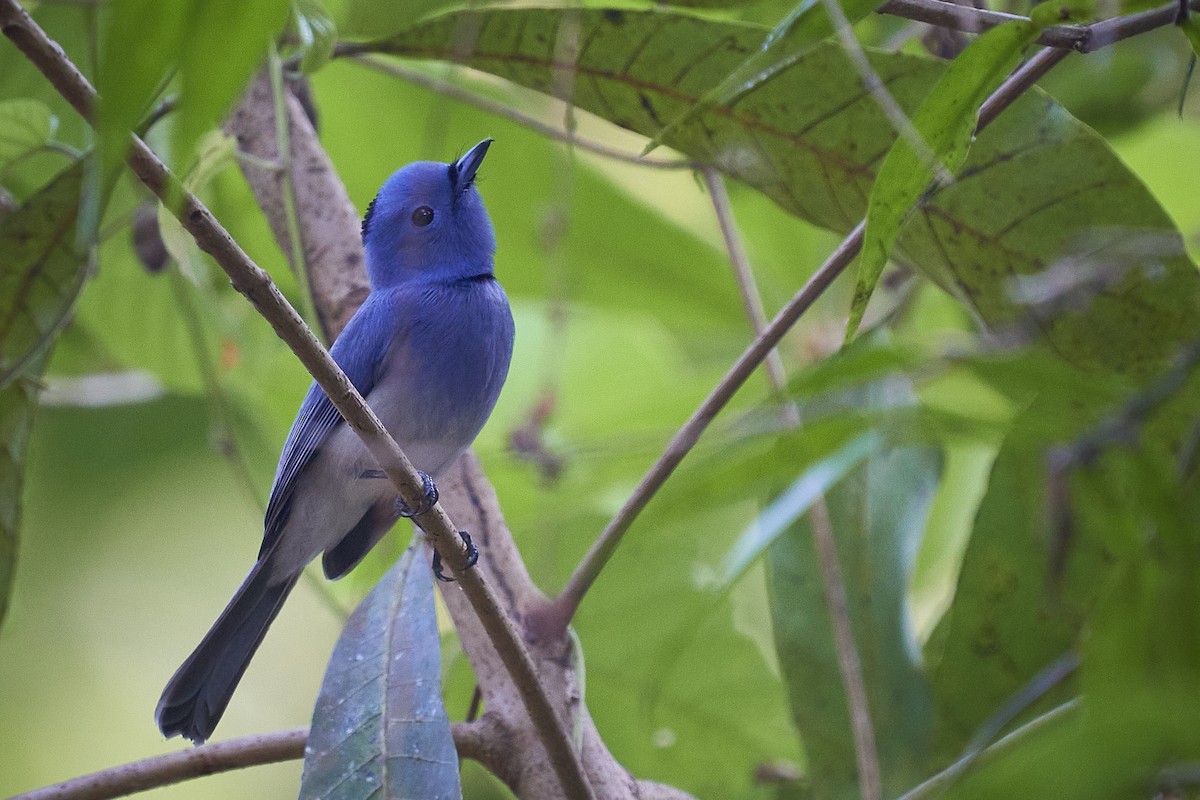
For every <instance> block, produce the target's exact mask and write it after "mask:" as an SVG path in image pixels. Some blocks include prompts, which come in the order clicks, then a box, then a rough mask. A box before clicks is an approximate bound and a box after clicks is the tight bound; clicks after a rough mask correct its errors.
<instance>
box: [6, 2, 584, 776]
mask: <svg viewBox="0 0 1200 800" xmlns="http://www.w3.org/2000/svg"><path fill="white" fill-rule="evenodd" d="M0 28H2V30H3V32H4V35H5V36H7V37H8V38H9V39H11V40H12V42H13V43H14V44H16V46H17V48H18V49H20V50H21V52H22V53H24V54H25V56H26V58H28V59H29V60H30V61H31V62H32V63H33V64H34V66H36V67H37V68H38V69H39V70H40V71H41V72H42V74H43V75H45V76H46V78H47V79H48V80H49V81H50V83H51V84H53V86H54V87H55V89H57V90H58V92H59V93H60V94H61V95H62V96H63V97H64V98H65V99H66V100H67V101H68V102H69V103H70V104H71V105H72V106H73V107H74V108H75V110H76V111H78V112H79V113H80V115H81V116H83V117H84V119H87V120H91V119H92V114H93V106H94V104H95V99H96V93H95V90H94V89H93V88H92V86H91V84H90V83H89V82H88V81H87V79H86V78H85V77H84V76H83V75H82V74H81V73H80V72H79V71H78V70H77V69H76V68H75V66H74V64H72V63H71V61H70V60H69V59H68V58H67V56H66V54H65V53H64V52H63V51H62V48H60V47H59V46H58V45H57V44H56V43H54V42H53V41H51V40H50V38H49V37H47V36H46V33H45V32H44V31H43V30H42V29H41V28H40V27H39V26H38V25H37V23H35V22H34V21H33V19H32V18H31V17H30V16H29V15H28V14H27V13H26V12H25V10H24V9H23V8H22V7H21V6H20V4H19V3H18V2H17V0H0ZM128 161H129V166H130V169H131V170H132V171H133V173H134V174H135V175H136V176H137V177H138V178H139V179H140V180H141V181H142V182H143V183H144V184H145V185H146V186H147V187H149V189H150V190H151V191H152V192H154V193H155V194H156V195H157V196H158V197H159V198H160V199H161V200H163V201H164V203H165V204H167V206H168V207H169V208H171V210H172V213H175V214H176V215H177V217H178V218H179V221H180V222H181V223H182V224H183V227H184V229H185V230H187V231H188V233H189V234H191V235H192V237H193V238H194V239H195V240H196V243H197V244H198V245H199V246H200V248H201V249H202V250H204V251H205V252H206V253H208V254H209V255H211V256H212V257H213V259H214V260H215V261H216V262H217V264H219V265H220V266H221V268H222V269H223V270H225V272H226V274H227V275H228V276H229V279H230V282H231V283H232V284H233V286H234V288H236V289H237V290H238V291H239V292H241V293H242V294H243V295H245V296H246V298H247V299H249V300H250V302H251V303H252V304H253V305H254V307H255V308H256V309H258V311H259V313H260V314H262V315H263V317H264V318H266V319H267V321H268V322H270V323H271V326H272V328H274V330H275V332H276V333H277V334H278V335H279V337H280V338H281V339H283V340H284V341H285V342H286V343H287V344H288V346H289V347H290V348H291V349H292V351H293V352H294V353H295V354H296V356H297V357H298V358H299V359H300V361H301V362H302V363H303V364H304V366H305V368H306V369H308V371H309V373H310V374H312V376H313V378H314V379H315V380H316V381H317V383H318V384H320V386H321V388H322V389H323V390H324V391H325V393H326V395H327V396H328V397H329V399H330V401H331V402H332V403H333V405H334V406H335V407H336V408H337V409H338V412H339V413H341V415H342V416H343V418H345V420H346V422H347V424H348V425H350V427H351V428H352V429H353V430H354V431H355V432H356V433H357V434H358V435H359V436H360V437H361V438H362V440H363V443H364V444H365V445H366V447H367V449H368V451H369V452H370V453H371V455H372V457H374V458H375V459H376V461H378V462H379V464H380V466H381V467H382V468H383V469H384V471H385V472H386V473H387V475H388V477H389V478H390V479H391V480H392V482H393V483H394V484H395V485H396V488H397V490H398V493H399V495H400V497H401V499H403V500H404V501H405V502H406V503H408V504H409V505H410V506H413V507H418V506H419V504H420V503H421V498H422V497H423V494H424V491H423V486H422V482H421V479H420V478H419V477H418V475H417V472H416V470H415V469H414V468H413V466H412V463H411V462H410V461H409V460H408V458H407V456H405V455H404V453H403V451H401V449H400V447H399V446H398V445H397V444H396V442H395V440H394V439H392V437H391V435H390V434H388V432H387V430H386V429H385V428H384V427H383V424H382V423H380V421H379V418H378V417H376V416H375V413H374V412H373V411H372V410H371V409H370V408H369V407H368V406H367V404H366V403H365V402H364V401H363V399H362V396H361V395H359V393H358V391H357V390H356V389H355V388H354V385H353V384H352V383H350V381H349V379H347V378H346V375H345V374H344V373H343V372H342V371H341V369H339V368H338V366H337V364H336V363H335V362H334V361H333V359H332V358H331V357H330V356H329V353H328V352H327V351H326V350H325V349H324V348H323V347H322V346H321V344H320V342H318V341H317V339H316V337H315V336H314V335H313V333H312V331H311V330H309V328H308V327H307V326H306V325H305V324H304V321H303V320H302V319H301V318H300V316H299V315H298V314H297V313H296V310H295V309H294V308H292V306H291V304H289V303H288V301H287V300H286V299H285V298H284V297H283V295H282V294H281V293H280V292H279V289H278V288H277V287H276V286H275V284H274V283H273V282H272V281H271V278H270V276H269V275H268V274H267V273H266V272H264V271H263V270H262V269H261V268H260V267H259V266H258V265H257V264H255V263H254V262H253V261H252V260H251V259H250V257H249V256H247V255H246V253H245V252H244V251H243V250H242V249H241V247H240V246H239V245H238V244H237V242H236V241H234V239H233V238H232V237H231V236H230V235H229V233H228V232H227V231H226V230H225V229H224V227H222V226H221V224H220V223H219V222H218V221H217V220H216V218H215V217H214V216H213V215H212V213H211V212H210V211H209V210H208V208H207V207H205V206H204V204H203V203H201V202H200V201H199V200H198V199H197V198H196V197H195V195H193V194H191V193H190V192H188V191H186V190H185V189H184V188H183V186H182V185H180V183H179V181H178V180H177V179H176V178H175V177H174V176H173V175H172V174H171V172H170V171H169V170H168V169H167V167H166V165H165V164H163V163H162V161H160V160H159V159H158V157H157V156H156V155H155V154H154V153H153V152H152V151H151V150H150V148H149V147H147V146H146V144H145V143H144V142H142V141H141V140H140V139H138V138H136V137H133V138H132V149H131V152H130V155H129V159H128ZM416 522H417V523H418V524H419V525H420V526H421V529H422V530H423V531H424V532H425V534H426V536H427V539H428V541H429V542H430V544H431V545H432V546H433V547H435V548H436V549H437V550H438V552H440V553H441V554H442V557H443V560H444V562H445V563H446V564H447V565H448V566H449V567H450V569H451V570H452V571H453V573H454V575H455V577H456V578H457V579H458V584H457V585H458V587H459V588H460V589H461V590H462V592H463V593H464V594H465V595H466V596H467V597H468V598H469V600H470V603H471V606H472V608H473V609H474V611H475V613H476V614H477V615H478V617H479V620H480V621H481V622H482V624H483V626H484V629H485V630H486V631H487V634H488V637H489V639H490V640H491V641H492V643H493V644H494V645H495V647H496V648H497V651H498V652H499V653H500V657H501V660H502V662H503V664H504V667H505V669H507V670H508V671H509V673H510V674H511V675H512V677H513V683H514V686H515V687H516V689H517V691H518V693H519V695H520V697H521V699H522V701H523V702H524V705H525V708H526V710H527V712H528V714H529V717H530V719H532V721H533V723H534V726H535V728H536V730H537V731H538V734H539V738H540V740H541V742H542V744H543V745H544V747H545V748H546V751H547V753H548V754H549V756H550V762H551V765H552V766H553V768H554V771H555V773H556V775H557V776H558V779H559V780H560V781H561V784H562V789H563V793H564V794H566V795H567V796H568V797H573V798H574V797H578V798H590V797H592V796H593V795H592V791H591V788H590V787H589V786H588V783H587V780H586V779H585V778H584V775H583V768H582V765H581V764H580V761H579V755H578V753H576V751H575V749H574V747H573V746H572V740H571V736H570V734H569V733H568V731H567V728H566V725H565V724H564V721H563V720H562V719H561V718H560V717H559V716H558V715H557V714H556V713H555V710H554V707H553V705H552V704H551V702H550V699H549V697H548V696H547V694H546V692H545V690H544V688H543V687H542V685H541V684H540V683H539V682H538V678H537V671H536V668H535V666H534V663H533V659H532V657H531V656H530V654H529V651H528V650H527V649H526V648H525V646H524V644H523V643H522V641H521V638H520V634H519V632H518V631H517V629H516V627H515V626H514V625H513V623H512V621H511V620H510V619H509V618H508V617H507V616H506V615H505V614H504V612H503V611H502V609H501V607H500V605H499V602H498V601H497V598H496V595H495V593H494V592H493V591H492V588H491V586H490V583H489V580H488V572H489V570H488V569H487V568H486V566H485V565H482V564H481V565H479V568H476V569H468V568H467V558H468V553H467V549H466V546H465V545H464V543H463V542H462V540H461V539H460V538H459V536H458V533H457V530H458V529H457V528H456V527H455V526H454V524H453V522H452V521H451V520H450V517H449V516H448V515H447V514H446V512H445V510H444V509H443V508H442V507H441V506H440V505H435V506H434V508H432V509H431V510H429V511H427V512H425V513H424V514H421V515H418V516H417V517H416Z"/></svg>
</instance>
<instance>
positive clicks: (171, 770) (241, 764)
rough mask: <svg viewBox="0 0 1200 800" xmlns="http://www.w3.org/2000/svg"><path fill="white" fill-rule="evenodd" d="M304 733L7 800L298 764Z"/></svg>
mask: <svg viewBox="0 0 1200 800" xmlns="http://www.w3.org/2000/svg"><path fill="white" fill-rule="evenodd" d="M307 740H308V728H296V729H294V730H290V731H276V732H275V733H259V734H255V735H253V736H243V737H241V738H240V739H229V740H227V741H224V742H216V743H214V744H204V745H200V746H199V747H193V748H190V749H188V750H179V751H176V752H174V753H165V754H163V755H160V756H154V757H152V758H146V759H142V760H141V761H134V762H132V763H129V764H122V765H121V766H119V767H110V768H109V769H105V770H101V771H99V772H93V773H92V774H91V775H82V776H80V777H78V778H72V779H71V780H69V781H63V782H62V783H56V784H54V785H52V786H45V787H43V788H41V789H34V790H33V791H32V792H26V793H25V794H19V795H17V796H15V797H13V798H11V800H108V798H113V797H124V796H125V795H130V794H134V793H136V792H144V791H147V790H149V789H155V788H158V787H160V786H169V785H171V784H173V783H179V782H180V781H186V780H189V779H191V778H200V777H203V776H205V775H213V774H215V773H218V772H229V771H231V770H235V769H244V768H245V767H256V766H260V765H262V764H276V763H278V762H280V761H294V760H296V759H298V758H304V743H305V742H306V741H307Z"/></svg>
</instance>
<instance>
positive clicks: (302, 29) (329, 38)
mask: <svg viewBox="0 0 1200 800" xmlns="http://www.w3.org/2000/svg"><path fill="white" fill-rule="evenodd" d="M292 19H293V20H295V25H296V38H297V39H299V40H300V71H301V72H303V73H304V74H305V75H308V74H309V73H312V72H316V71H317V70H318V69H320V68H321V67H323V66H325V64H326V62H328V61H329V58H330V56H332V55H333V46H334V45H335V44H337V25H336V24H335V23H334V21H333V19H331V18H330V16H329V15H328V14H327V13H325V9H324V8H323V7H322V6H321V4H320V3H319V2H317V0H296V2H293V3H292Z"/></svg>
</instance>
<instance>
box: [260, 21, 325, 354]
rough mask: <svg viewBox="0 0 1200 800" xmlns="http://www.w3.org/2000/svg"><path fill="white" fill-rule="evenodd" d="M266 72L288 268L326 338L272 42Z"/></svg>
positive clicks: (280, 73)
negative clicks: (311, 277) (302, 227)
mask: <svg viewBox="0 0 1200 800" xmlns="http://www.w3.org/2000/svg"><path fill="white" fill-rule="evenodd" d="M267 74H268V75H269V77H270V80H271V101H272V103H273V104H274V106H275V151H276V152H277V153H278V154H279V156H278V157H279V170H280V173H279V174H280V177H281V178H282V179H283V191H282V193H281V194H282V195H283V218H284V220H285V221H286V223H287V233H288V246H289V247H290V248H291V251H292V252H291V254H290V256H291V257H290V258H289V259H288V260H289V261H290V262H291V264H292V272H293V273H294V274H295V276H296V283H297V284H298V285H299V287H300V306H301V307H302V308H303V309H304V316H305V317H307V318H308V319H309V320H311V321H312V323H313V324H314V325H316V326H317V329H318V330H320V331H321V334H322V335H321V338H322V340H323V341H325V342H328V341H329V331H326V330H323V329H322V325H321V317H320V315H318V314H317V306H316V301H315V300H314V298H313V292H312V286H310V285H309V280H308V259H307V258H305V255H304V239H303V238H302V236H301V233H300V215H299V213H297V211H296V205H297V203H296V182H295V181H294V180H292V136H291V130H290V125H289V123H288V113H287V95H286V92H287V90H286V89H285V88H284V87H283V64H282V63H281V62H280V60H279V51H278V50H276V49H275V45H274V44H272V45H271V49H270V50H269V51H268V53H267Z"/></svg>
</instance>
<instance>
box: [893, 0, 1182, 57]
mask: <svg viewBox="0 0 1200 800" xmlns="http://www.w3.org/2000/svg"><path fill="white" fill-rule="evenodd" d="M1191 7H1192V8H1193V9H1200V3H1197V2H1195V0H1193V2H1192V3H1191ZM879 13H880V14H888V15H890V16H894V17H903V18H904V19H911V20H915V21H917V22H925V23H928V24H929V25H936V26H938V27H940V28H949V29H951V30H956V31H964V32H966V33H983V32H984V31H986V30H989V29H991V28H995V27H997V26H998V25H1003V24H1004V23H1006V22H1012V21H1014V20H1024V21H1029V17H1022V16H1020V15H1019V14H1006V13H1004V12H1002V11H991V10H989V9H986V8H973V7H971V6H965V5H958V4H957V3H950V2H945V0H888V2H886V3H884V4H883V5H882V6H880V7H879ZM1178 13H1179V4H1178V3H1168V4H1166V5H1163V6H1159V7H1158V8H1152V9H1150V10H1149V11H1141V12H1138V13H1136V14H1128V15H1126V16H1122V17H1113V18H1111V19H1106V20H1102V21H1100V22H1094V23H1092V24H1091V25H1056V26H1054V27H1052V28H1047V29H1046V30H1044V31H1043V32H1042V35H1041V36H1040V37H1039V38H1038V43H1039V44H1042V45H1045V46H1047V47H1055V48H1062V49H1066V50H1076V51H1078V52H1080V53H1091V52H1094V51H1096V50H1099V49H1101V48H1104V47H1107V46H1108V45H1110V44H1113V43H1115V42H1119V41H1121V40H1123V39H1128V38H1129V37H1131V36H1137V35H1138V34H1141V33H1145V32H1147V31H1151V30H1154V29H1155V28H1161V27H1163V26H1166V25H1171V24H1174V22H1175V18H1176V16H1177V15H1178Z"/></svg>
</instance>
